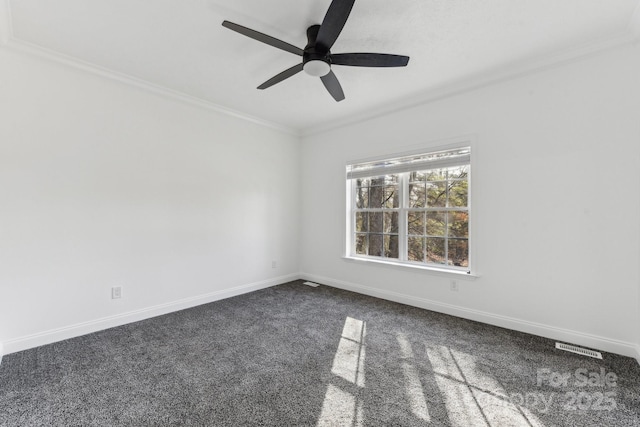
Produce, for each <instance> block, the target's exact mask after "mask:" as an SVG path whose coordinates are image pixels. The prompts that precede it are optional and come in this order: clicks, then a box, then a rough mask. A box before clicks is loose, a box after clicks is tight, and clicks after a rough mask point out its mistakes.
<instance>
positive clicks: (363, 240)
mask: <svg viewBox="0 0 640 427" xmlns="http://www.w3.org/2000/svg"><path fill="white" fill-rule="evenodd" d="M356 253H357V254H359V255H366V254H367V235H366V234H356Z"/></svg>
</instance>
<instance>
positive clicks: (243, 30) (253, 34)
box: [222, 21, 304, 56]
mask: <svg viewBox="0 0 640 427" xmlns="http://www.w3.org/2000/svg"><path fill="white" fill-rule="evenodd" d="M222 26H223V27H226V28H228V29H230V30H233V31H235V32H237V33H240V34H242V35H245V36H247V37H250V38H252V39H254V40H258V41H259V42H262V43H266V44H268V45H269V46H273V47H277V48H278V49H282V50H285V51H287V52H291V53H293V54H294V55H298V56H302V54H303V53H304V51H303V50H302V49H300V48H299V47H296V46H294V45H292V44H289V43H286V42H283V41H282V40H278V39H276V38H275V37H271V36H268V35H266V34H262V33H259V32H257V31H255V30H252V29H251V28H247V27H243V26H242V25H238V24H234V23H233V22H229V21H224V22H223V23H222Z"/></svg>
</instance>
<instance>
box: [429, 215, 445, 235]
mask: <svg viewBox="0 0 640 427" xmlns="http://www.w3.org/2000/svg"><path fill="white" fill-rule="evenodd" d="M446 214H447V213H446V212H439V211H436V212H427V235H428V236H443V237H444V236H445V231H446Z"/></svg>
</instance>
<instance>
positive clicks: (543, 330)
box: [300, 273, 640, 363]
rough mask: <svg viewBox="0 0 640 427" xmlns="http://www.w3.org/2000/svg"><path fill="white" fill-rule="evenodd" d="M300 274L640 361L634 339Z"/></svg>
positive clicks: (319, 280) (308, 278)
mask: <svg viewBox="0 0 640 427" xmlns="http://www.w3.org/2000/svg"><path fill="white" fill-rule="evenodd" d="M300 277H301V278H302V279H303V280H310V281H312V282H317V283H320V284H325V285H328V286H332V287H335V288H339V289H344V290H347V291H352V292H357V293H360V294H364V295H369V296H372V297H376V298H382V299H386V300H389V301H394V302H399V303H401V304H406V305H410V306H413V307H419V308H424V309H426V310H431V311H437V312H439V313H444V314H449V315H452V316H456V317H462V318H464V319H469V320H475V321H477V322H482V323H487V324H489V325H495V326H499V327H502V328H507V329H512V330H515V331H520V332H526V333H528V334H533V335H538V336H542V337H545V338H551V339H554V340H560V341H564V342H567V343H571V344H578V345H581V346H585V347H589V348H593V349H596V350H601V351H606V352H609V353H615V354H621V355H623V356H628V357H634V358H636V359H637V360H638V362H639V363H640V346H637V345H636V344H634V343H630V342H624V341H619V340H614V339H610V338H606V337H601V336H597V335H591V334H585V333H582V332H578V331H572V330H569V329H563V328H557V327H555V326H550V325H544V324H542V323H536V322H530V321H527V320H522V319H517V318H513V317H508V316H501V315H499V314H493V313H488V312H484V311H479V310H473V309H468V308H465V307H460V306H456V305H452V304H447V303H442V302H438V301H432V300H428V299H425V298H420V297H415V296H411V295H406V294H401V293H398V292H394V291H389V290H382V289H377V288H372V287H369V286H365V285H360V284H356V283H350V282H345V281H342V280H337V279H332V278H329V277H323V276H318V275H315V274H307V273H300Z"/></svg>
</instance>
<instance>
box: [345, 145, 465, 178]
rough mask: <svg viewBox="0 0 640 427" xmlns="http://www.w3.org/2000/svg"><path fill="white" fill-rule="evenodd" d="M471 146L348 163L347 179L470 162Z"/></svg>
mask: <svg viewBox="0 0 640 427" xmlns="http://www.w3.org/2000/svg"><path fill="white" fill-rule="evenodd" d="M470 161H471V147H459V148H455V149H451V150H443V151H437V152H431V153H425V154H412V155H407V156H402V157H396V158H392V159H388V158H387V159H383V160H373V161H367V162H361V163H350V164H348V165H347V179H354V178H367V177H372V176H382V175H389V174H393V173H402V172H410V171H415V170H426V169H438V168H446V167H451V166H459V165H464V164H469V163H470Z"/></svg>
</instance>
